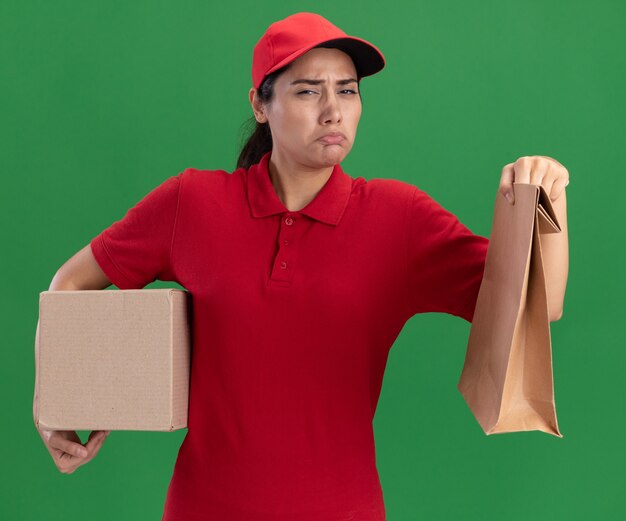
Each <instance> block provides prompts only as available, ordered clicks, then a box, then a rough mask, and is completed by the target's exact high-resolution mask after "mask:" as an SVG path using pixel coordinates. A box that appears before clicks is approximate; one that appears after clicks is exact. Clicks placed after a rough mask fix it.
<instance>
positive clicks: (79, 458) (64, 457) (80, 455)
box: [37, 428, 111, 474]
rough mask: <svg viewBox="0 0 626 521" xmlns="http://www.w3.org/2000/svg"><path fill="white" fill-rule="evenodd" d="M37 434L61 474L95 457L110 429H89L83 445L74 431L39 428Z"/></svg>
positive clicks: (70, 471) (73, 469) (68, 472)
mask: <svg viewBox="0 0 626 521" xmlns="http://www.w3.org/2000/svg"><path fill="white" fill-rule="evenodd" d="M37 430H38V431H39V434H40V436H41V439H42V440H43V442H44V444H45V446H46V448H47V449H48V452H49V453H50V455H51V456H52V459H53V461H54V464H55V465H56V466H57V468H58V469H59V471H60V472H62V473H63V474H71V473H72V472H74V471H75V470H76V469H77V468H78V467H80V466H81V465H84V464H85V463H87V462H89V461H91V460H92V459H94V458H95V457H96V454H98V451H99V450H100V447H102V444H103V443H104V440H106V438H107V436H108V435H109V434H110V432H111V431H91V434H89V439H88V440H87V443H85V444H84V445H83V444H82V442H81V441H80V438H79V436H78V434H76V431H53V430H48V429H39V428H37Z"/></svg>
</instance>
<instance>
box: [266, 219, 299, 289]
mask: <svg viewBox="0 0 626 521" xmlns="http://www.w3.org/2000/svg"><path fill="white" fill-rule="evenodd" d="M298 220H299V216H296V215H293V214H290V213H287V214H283V215H282V216H281V220H280V231H279V234H278V251H277V253H276V257H275V258H274V264H273V267H272V276H271V279H272V280H274V281H281V282H291V279H292V278H293V268H294V265H295V262H294V261H295V253H296V252H295V250H294V242H293V241H294V236H295V233H296V230H297V228H296V227H297V222H298Z"/></svg>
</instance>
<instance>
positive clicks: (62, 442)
mask: <svg viewBox="0 0 626 521" xmlns="http://www.w3.org/2000/svg"><path fill="white" fill-rule="evenodd" d="M48 432H49V433H50V434H48V433H46V434H45V437H44V439H46V438H47V439H48V445H49V446H50V448H52V449H55V451H56V452H57V454H58V455H59V457H63V456H64V455H65V454H67V455H70V456H76V457H85V456H87V455H88V454H89V452H88V451H87V449H86V448H85V447H83V445H82V444H81V443H77V442H74V441H72V440H70V439H68V438H67V437H66V436H68V434H64V431H52V432H50V431H48ZM76 438H78V436H76ZM79 441H80V439H79Z"/></svg>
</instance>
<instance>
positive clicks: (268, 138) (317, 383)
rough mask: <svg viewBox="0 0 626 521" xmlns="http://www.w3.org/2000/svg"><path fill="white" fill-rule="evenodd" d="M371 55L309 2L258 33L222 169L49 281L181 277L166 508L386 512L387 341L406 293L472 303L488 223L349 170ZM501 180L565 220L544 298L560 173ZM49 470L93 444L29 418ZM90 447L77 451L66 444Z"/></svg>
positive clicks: (548, 170) (137, 284)
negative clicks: (236, 136)
mask: <svg viewBox="0 0 626 521" xmlns="http://www.w3.org/2000/svg"><path fill="white" fill-rule="evenodd" d="M384 65H385V60H384V57H383V55H382V54H381V53H380V51H379V50H378V49H377V48H376V47H374V46H373V45H372V44H370V43H368V42H366V41H365V40H362V39H359V38H356V37H352V36H348V35H346V33H344V32H343V31H341V30H340V29H339V28H337V27H336V26H334V25H333V24H331V23H330V22H329V21H328V20H326V19H324V18H323V17H321V16H319V15H316V14H313V13H298V14H294V15H292V16H290V17H287V18H285V19H284V20H280V21H278V22H276V23H274V24H272V25H271V26H270V27H269V28H268V29H267V31H266V33H265V34H264V35H263V37H262V38H261V39H260V40H259V42H258V43H257V45H256V47H255V49H254V55H253V64H252V81H253V87H252V88H251V89H250V103H251V107H252V110H253V113H254V117H255V118H256V130H255V132H254V134H253V135H252V136H251V137H250V139H249V141H248V142H247V143H246V145H245V146H244V148H243V150H242V151H241V155H240V157H239V162H238V164H237V169H236V170H235V171H233V172H226V171H223V170H196V169H191V168H189V169H186V170H185V171H184V172H182V173H180V174H178V175H177V176H173V177H171V178H169V179H168V180H166V181H165V182H164V183H163V184H161V185H160V186H158V187H157V188H155V189H154V190H153V191H152V192H150V193H149V194H148V195H147V196H146V197H144V198H143V199H142V200H141V201H140V202H139V203H138V204H137V205H136V206H135V207H133V208H131V209H130V210H129V211H128V213H127V214H126V216H125V217H124V218H123V219H122V220H120V221H117V222H115V223H113V224H112V225H111V226H110V227H109V228H107V229H106V230H104V231H103V232H102V233H100V234H99V235H97V236H96V237H94V238H93V239H92V241H91V242H90V244H89V245H88V246H86V247H85V248H84V249H83V250H81V251H80V252H79V253H78V254H76V255H75V256H74V257H72V258H71V259H70V260H69V261H68V262H67V263H66V264H65V265H63V266H62V268H61V269H60V270H59V272H58V273H57V275H56V276H55V278H54V279H53V281H52V285H51V287H50V289H52V290H55V289H94V288H98V289H101V288H106V287H108V286H109V285H110V284H115V285H116V286H117V287H118V288H120V289H130V288H142V287H144V286H145V285H146V284H148V283H150V282H152V281H153V280H156V279H159V280H168V281H176V282H178V283H179V284H180V285H181V286H183V287H184V288H186V289H187V290H188V291H189V292H190V293H191V295H192V297H193V306H194V318H193V338H194V347H193V358H192V369H191V384H190V401H189V420H188V432H187V435H186V437H185V439H184V441H183V443H182V445H181V447H180V451H179V454H178V458H177V461H176V465H175V468H174V472H173V476H172V480H171V483H170V486H169V488H168V491H167V497H166V502H165V509H164V516H163V519H164V520H166V521H174V520H175V521H181V520H184V521H196V520H197V521H200V520H208V519H216V520H217V519H219V520H220V521H242V520H246V521H250V520H253V521H270V520H271V521H282V520H285V521H286V520H290V521H291V520H296V519H297V520H298V521H309V520H310V521H313V520H315V521H320V520H328V521H330V520H333V521H335V520H340V519H341V520H349V519H351V520H355V521H356V520H359V521H381V520H383V519H385V507H384V502H383V496H382V490H381V486H380V481H379V477H378V472H377V468H376V460H375V446H374V435H373V428H372V420H373V417H374V413H375V410H376V405H377V401H378V397H379V393H380V389H381V384H382V379H383V374H384V369H385V364H386V361H387V355H388V352H389V349H390V348H391V346H392V344H393V342H394V340H395V339H396V337H397V335H398V334H399V332H400V331H401V329H402V327H403V325H404V323H405V322H406V321H407V320H408V319H409V318H410V317H412V316H413V315H415V314H416V313H423V312H431V311H436V312H445V313H450V314H454V315H456V316H459V317H461V318H463V319H465V320H467V321H471V320H472V316H473V312H474V307H475V303H476V298H477V295H478V290H479V287H480V283H481V280H482V273H483V268H484V262H485V256H486V251H487V246H488V242H489V241H488V239H487V238H485V237H481V236H479V235H475V234H473V233H472V232H471V231H470V230H469V229H468V228H467V227H465V226H464V225H463V224H462V223H460V222H459V221H458V219H457V218H456V217H455V216H454V215H453V214H452V213H450V212H449V211H447V210H445V209H444V208H443V207H441V206H440V205H439V204H438V203H437V202H435V201H434V200H433V199H432V198H430V197H429V196H428V195H427V194H426V193H425V192H423V191H422V190H420V189H418V188H416V187H415V186H413V185H411V184H408V183H405V182H402V181H398V180H391V179H379V178H376V179H371V180H369V181H367V180H366V179H365V178H363V177H351V176H350V175H348V174H347V173H345V172H344V171H343V169H342V168H341V165H340V164H341V162H342V161H343V159H344V158H345V157H346V156H347V155H348V153H349V152H350V150H351V148H352V145H353V143H354V140H355V138H356V133H357V127H358V123H359V119H360V117H361V112H362V105H361V97H360V92H359V86H360V81H361V78H362V77H364V76H368V75H371V74H375V73H376V72H378V71H380V70H381V69H382V68H383V67H384ZM513 180H515V181H519V182H531V183H536V184H541V185H542V186H544V188H545V189H546V190H547V191H548V193H549V194H551V196H552V198H553V201H554V205H555V208H556V210H557V212H559V215H558V218H559V222H560V223H561V224H562V225H563V227H564V231H565V233H563V234H554V235H559V237H558V238H556V239H555V240H554V242H553V243H551V245H550V247H549V248H548V251H546V252H545V256H546V257H547V263H548V266H549V276H550V281H549V284H548V286H549V292H550V303H551V318H552V319H553V320H556V319H558V318H559V316H560V314H561V307H562V302H563V295H564V290H565V282H566V278H567V255H566V253H567V235H566V228H565V191H564V188H565V185H566V184H567V183H568V174H567V171H566V170H565V168H564V167H563V166H562V165H560V163H558V162H556V161H555V160H553V159H550V158H545V157H541V156H531V157H523V158H520V159H518V160H517V161H516V162H515V163H512V164H510V165H507V166H505V167H504V169H503V172H502V177H501V180H500V190H501V191H502V193H503V194H505V193H506V194H510V195H514V194H513V185H512V182H513ZM41 434H42V438H43V439H44V442H45V443H46V446H47V447H48V448H49V450H50V453H51V454H52V456H53V457H54V459H55V462H56V464H57V466H58V467H59V469H60V470H61V471H62V472H73V471H74V470H75V469H76V468H77V467H78V466H80V465H82V464H84V463H86V462H87V461H90V460H91V459H92V458H93V457H94V456H95V455H96V454H97V452H98V450H99V448H100V446H101V444H102V442H103V440H104V438H105V437H106V434H107V433H106V432H105V433H92V435H91V436H90V439H89V441H87V443H86V444H85V445H84V446H83V445H82V444H81V442H80V439H79V438H78V436H77V435H76V433H75V432H42V433H41ZM81 451H85V454H81Z"/></svg>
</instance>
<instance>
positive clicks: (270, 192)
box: [247, 150, 352, 225]
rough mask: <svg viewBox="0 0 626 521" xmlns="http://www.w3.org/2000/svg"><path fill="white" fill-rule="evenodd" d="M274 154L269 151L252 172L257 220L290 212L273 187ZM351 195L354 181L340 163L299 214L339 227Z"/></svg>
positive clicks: (250, 180) (250, 188)
mask: <svg viewBox="0 0 626 521" xmlns="http://www.w3.org/2000/svg"><path fill="white" fill-rule="evenodd" d="M271 154H272V151H271V150H270V151H269V152H266V153H265V154H264V155H263V157H262V158H261V159H260V160H259V162H258V163H256V164H254V165H251V166H250V168H249V169H248V179H247V188H248V203H249V205H250V210H251V212H252V215H253V216H254V217H267V216H269V215H274V214H277V213H289V210H287V208H286V207H285V205H284V204H283V203H282V201H281V200H280V199H279V197H278V195H277V194H276V191H275V190H274V186H273V185H272V180H271V178H270V173H269V160H270V155H271ZM351 192H352V178H351V177H350V176H349V175H348V174H346V173H345V172H344V171H343V169H342V168H341V165H340V164H336V165H335V166H334V167H333V171H332V174H331V175H330V177H329V178H328V181H326V184H325V185H324V186H323V187H322V189H321V190H320V191H319V192H318V193H317V195H316V196H315V198H314V199H313V200H312V201H311V202H310V203H309V204H308V205H306V206H305V207H304V208H302V209H301V210H299V213H302V214H304V215H306V216H308V217H311V218H312V219H316V220H318V221H321V222H324V223H326V224H332V225H337V224H339V221H340V220H341V217H342V215H343V213H344V211H345V209H346V206H347V205H348V199H349V198H350V193H351ZM294 213H295V212H294Z"/></svg>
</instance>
